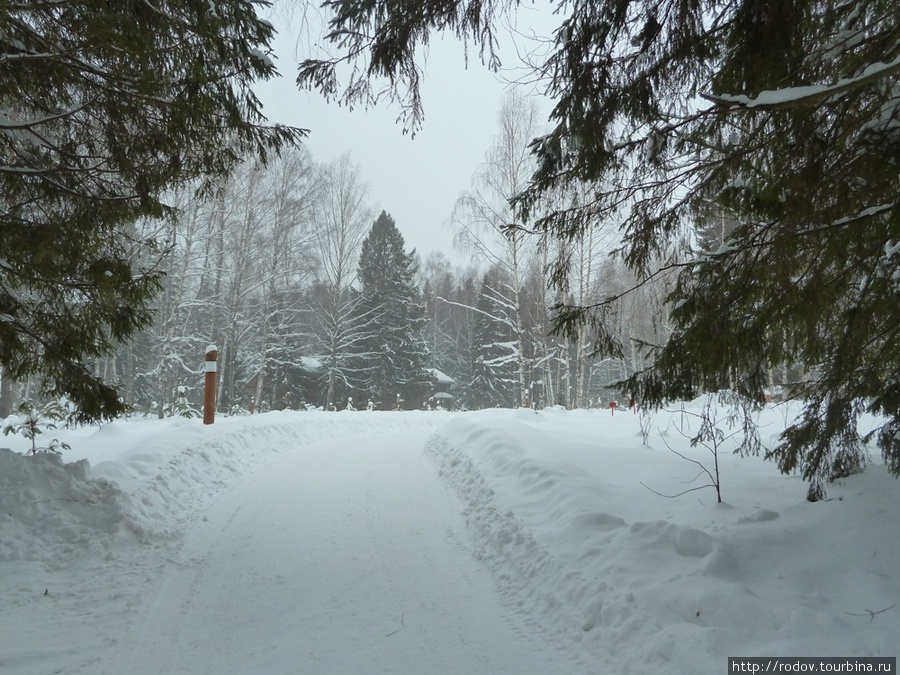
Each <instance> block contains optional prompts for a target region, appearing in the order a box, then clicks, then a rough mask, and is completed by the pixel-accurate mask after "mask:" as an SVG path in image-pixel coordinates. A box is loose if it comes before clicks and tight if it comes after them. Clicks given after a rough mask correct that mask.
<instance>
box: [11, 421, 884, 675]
mask: <svg viewBox="0 0 900 675" xmlns="http://www.w3.org/2000/svg"><path fill="white" fill-rule="evenodd" d="M699 411H700V406H699V405H698V404H688V405H687V406H686V408H684V410H682V409H680V408H679V410H676V411H673V412H670V413H659V414H657V415H655V416H654V417H653V418H652V419H651V420H650V422H649V426H647V427H646V428H647V429H649V431H650V433H649V435H648V436H647V439H648V441H647V444H646V445H645V444H644V443H643V441H644V436H643V435H642V433H641V428H640V421H639V420H640V416H638V415H634V414H632V413H631V412H630V411H628V410H622V409H619V410H618V411H617V412H615V414H612V413H611V411H609V410H605V411H601V410H593V411H565V410H560V409H547V410H543V411H540V412H534V411H531V410H491V411H482V412H471V413H447V412H417V413H416V412H411V413H379V412H339V413H325V412H281V413H268V414H265V415H257V416H252V417H233V418H226V419H220V420H218V421H217V422H216V424H215V425H212V426H203V425H202V424H201V422H200V421H199V420H189V419H180V418H173V419H167V420H130V421H119V422H115V423H112V424H107V425H104V426H102V427H100V428H96V427H91V428H83V429H77V430H72V431H63V432H59V433H58V434H57V435H59V437H60V440H64V441H66V442H68V443H69V444H70V445H71V449H70V450H68V451H66V452H65V453H64V455H63V457H61V458H58V457H56V456H54V455H47V454H43V455H37V456H26V455H24V454H23V453H25V452H26V450H27V449H28V447H29V445H28V441H26V440H25V439H18V438H13V437H8V438H5V439H2V441H3V444H4V445H7V446H10V447H11V448H12V449H11V450H0V591H2V592H0V616H2V617H3V629H2V632H0V673H4V675H25V674H32V673H34V674H47V673H75V674H78V673H83V674H91V675H94V674H103V673H108V674H119V673H129V674H131V673H134V674H141V673H147V674H149V673H154V674H156V673H210V674H212V673H216V674H235V675H237V674H239V673H241V674H243V673H269V674H280V673H285V674H288V673H316V674H320V673H321V674H331V673H336V674H345V673H346V674H347V675H351V674H354V673H397V674H406V673H452V674H456V673H471V674H474V675H482V674H483V675H488V674H491V675H497V674H504V673H508V674H513V673H515V674H517V675H521V674H523V673H524V674H528V673H535V674H539V673H553V674H556V673H563V674H567V673H572V674H580V673H616V674H629V673H646V674H648V675H649V674H651V673H652V674H656V673H660V672H671V673H720V672H725V671H726V660H727V658H728V657H729V656H770V655H771V656H896V655H897V636H898V635H900V606H898V603H900V575H898V574H897V571H896V569H897V567H896V565H897V560H898V559H900V519H898V518H897V513H898V511H900V509H898V506H900V484H898V483H897V481H896V480H895V479H893V478H891V477H890V476H889V475H888V474H887V472H886V470H885V468H884V466H882V465H881V464H879V463H877V462H876V463H874V464H872V465H871V466H870V467H869V468H868V469H867V471H866V472H865V473H863V474H859V475H856V476H852V477H850V478H848V479H845V480H843V481H841V482H840V483H838V484H835V485H833V486H831V488H830V491H829V500H828V501H824V502H819V503H815V504H813V503H809V502H807V501H806V500H805V494H806V489H805V484H804V483H803V481H802V480H801V479H800V478H799V477H797V476H782V475H780V474H778V472H777V470H776V467H775V466H774V465H773V464H772V463H770V462H765V461H763V460H762V459H761V458H758V457H746V458H740V457H737V456H735V455H733V454H731V452H730V451H729V450H728V448H724V449H723V451H722V453H721V454H720V456H719V464H720V470H721V486H722V495H723V500H724V501H723V503H721V504H719V503H717V502H716V495H715V491H714V490H713V489H711V488H704V487H702V486H703V485H704V483H706V482H708V477H707V476H706V474H705V473H702V472H701V470H700V467H699V466H698V465H697V464H695V463H693V462H691V461H689V460H695V461H697V462H700V463H702V464H703V465H704V466H706V467H708V468H710V469H712V455H711V453H710V452H709V450H708V449H707V448H704V447H701V446H698V447H694V448H692V447H690V445H689V443H688V440H687V438H686V437H685V434H686V433H687V434H689V433H690V431H691V429H690V426H691V425H692V424H693V425H696V420H695V418H694V417H692V415H691V414H690V413H691V412H699ZM794 412H796V411H791V410H789V409H787V408H783V407H782V408H771V409H768V410H766V411H764V412H763V413H762V414H761V416H760V419H759V422H760V424H761V425H762V431H763V438H764V440H767V441H769V442H771V441H773V440H774V438H775V437H777V435H778V433H779V432H780V431H781V429H783V428H784V426H785V423H786V422H787V421H788V420H789V419H790V415H791V414H793V413H794ZM645 426H646V425H645ZM675 450H677V452H678V453H681V454H682V455H683V457H680V456H678V455H677V454H675V452H673V451H675ZM698 473H700V474H701V475H700V476H699V477H698ZM692 488H700V489H697V490H692ZM688 490H690V491H688ZM678 493H683V494H680V496H674V495H676V494H678ZM663 495H669V496H668V497H667V496H663Z"/></svg>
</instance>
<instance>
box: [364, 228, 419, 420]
mask: <svg viewBox="0 0 900 675" xmlns="http://www.w3.org/2000/svg"><path fill="white" fill-rule="evenodd" d="M415 274H416V263H415V251H413V252H411V253H406V252H405V250H404V241H403V235H401V234H400V231H399V230H398V229H397V226H396V224H395V223H394V219H393V218H391V216H390V215H388V214H387V213H386V212H385V211H382V212H381V215H380V216H378V218H377V219H376V220H375V222H374V224H373V225H372V229H371V230H370V232H369V235H368V236H367V237H366V238H365V240H363V244H362V251H361V254H360V260H359V271H358V278H359V281H360V284H361V286H362V288H361V296H362V297H361V299H360V302H359V308H360V310H359V311H360V315H361V316H365V317H368V318H369V321H370V323H369V325H370V330H371V331H372V333H373V334H372V336H371V337H370V338H369V339H368V340H366V349H365V350H364V351H365V352H366V353H367V355H368V358H369V364H368V373H367V375H366V384H367V389H368V394H369V396H370V397H371V398H372V399H373V400H374V401H375V402H376V405H378V406H379V407H381V408H383V409H391V408H394V407H396V406H397V405H398V404H400V405H402V406H404V407H407V408H409V407H419V406H420V404H421V402H422V401H423V400H424V398H425V395H426V393H427V391H428V380H427V377H426V374H425V365H426V363H427V346H426V343H425V341H424V338H423V334H422V333H423V330H424V326H425V308H424V305H423V303H422V300H421V294H420V293H419V289H418V288H417V287H416V285H415V281H414V278H415ZM398 396H399V398H398Z"/></svg>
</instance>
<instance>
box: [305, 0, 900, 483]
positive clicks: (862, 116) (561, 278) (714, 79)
mask: <svg viewBox="0 0 900 675" xmlns="http://www.w3.org/2000/svg"><path fill="white" fill-rule="evenodd" d="M326 4H328V5H330V6H331V7H332V9H333V10H334V15H333V19H332V22H331V28H332V33H331V35H330V38H331V40H332V41H333V42H334V43H335V44H336V45H339V46H340V50H341V53H340V54H339V55H338V56H336V57H334V58H329V59H320V60H314V61H313V60H310V61H307V62H306V63H304V64H303V65H302V66H301V69H300V73H299V77H298V82H299V83H300V84H301V85H304V86H310V87H318V88H319V89H321V90H322V91H324V92H325V93H327V94H329V95H331V96H333V97H334V98H336V99H339V100H343V101H354V100H355V101H359V100H360V99H362V100H363V101H364V102H368V101H370V100H373V99H374V98H375V93H376V92H377V91H378V87H379V86H381V84H380V83H379V78H380V77H382V76H387V78H388V82H387V85H386V86H387V87H388V89H389V90H390V91H391V92H392V93H393V94H394V95H396V96H399V97H400V98H402V99H403V100H405V101H407V102H408V103H409V106H410V107H409V108H408V112H407V116H406V119H407V120H408V122H409V123H410V125H412V126H415V125H416V124H418V123H420V122H421V120H422V115H421V103H422V102H421V100H420V97H419V93H418V86H419V74H420V72H421V71H420V70H419V69H418V68H417V67H416V63H415V60H414V59H415V56H416V53H417V50H416V46H417V45H419V44H424V43H427V42H428V40H429V37H430V35H431V33H432V32H439V31H449V32H453V33H455V34H456V35H458V36H459V37H460V38H462V39H464V40H466V41H472V42H474V43H475V44H476V46H477V47H478V48H480V49H481V53H482V55H483V56H485V57H486V58H487V60H489V62H490V63H491V64H492V65H493V64H496V62H497V61H496V55H495V53H494V51H495V48H496V44H497V42H496V34H495V30H496V28H497V27H498V25H500V23H501V19H502V18H503V16H504V14H507V13H512V12H515V10H516V8H517V7H518V2H515V1H514V0H506V1H501V2H468V1H466V0H451V1H449V2H444V1H441V2H437V1H436V0H419V1H417V2H412V3H399V4H398V3H393V2H388V1H387V0H356V1H354V2H331V3H326ZM410 5H412V6H413V7H414V10H413V9H412V8H411V7H410ZM557 11H558V13H557V16H558V17H559V25H558V28H557V29H556V30H555V31H554V32H553V34H552V35H551V36H547V38H548V39H547V49H546V50H545V53H546V58H545V60H544V61H543V62H542V63H536V64H534V65H535V71H536V75H537V77H538V78H541V79H542V81H543V82H544V84H545V85H546V93H547V94H549V96H550V97H551V99H552V100H553V101H554V102H555V107H554V109H553V111H552V113H551V116H550V118H551V119H550V121H551V123H552V124H553V128H552V129H551V131H550V133H548V134H547V135H546V136H544V137H542V138H541V139H539V140H537V141H536V142H535V143H534V146H533V147H534V150H535V152H536V154H537V157H538V160H539V166H538V169H537V171H536V172H535V174H534V176H533V179H532V182H531V184H530V186H529V187H528V188H527V189H526V190H525V191H524V192H523V193H521V194H520V195H519V196H518V198H517V204H518V206H519V208H520V209H521V211H522V212H523V213H524V214H526V215H527V214H532V216H533V218H532V223H533V225H535V226H536V229H539V230H542V231H545V232H549V233H551V234H553V235H556V236H558V237H560V238H562V239H571V238H573V237H576V236H578V233H579V232H583V231H585V230H586V228H589V227H591V226H592V224H596V223H598V222H604V221H606V220H608V219H614V220H615V221H617V222H620V223H622V241H623V244H622V248H621V251H620V253H621V255H622V257H623V259H624V260H625V261H626V262H627V263H628V264H629V266H630V267H631V268H632V270H633V271H634V272H635V273H637V274H638V276H639V278H640V276H641V275H644V276H646V275H648V274H653V273H654V271H656V272H657V273H659V270H664V271H665V270H666V269H667V268H668V269H669V270H677V271H678V274H679V276H678V283H677V284H676V286H675V289H674V291H673V292H672V294H671V296H670V298H669V301H670V303H671V304H672V305H673V306H674V308H675V309H674V311H673V312H672V315H671V318H672V321H673V326H672V328H673V331H672V334H671V337H670V338H669V340H668V341H667V342H666V343H665V344H664V345H659V346H657V347H656V348H655V349H654V350H653V351H654V353H653V357H654V361H653V365H652V366H651V367H649V368H648V369H647V370H646V371H644V372H639V373H637V374H635V375H634V376H633V377H632V378H631V379H630V381H629V382H628V384H627V385H626V386H627V387H628V389H630V390H632V391H636V392H638V393H639V396H640V397H641V400H643V401H644V402H645V404H651V405H652V404H662V403H663V402H665V401H667V400H670V399H673V398H678V397H685V396H692V395H695V394H696V393H699V392H700V391H703V390H706V391H716V390H720V389H732V390H734V391H736V392H737V393H738V394H739V395H741V396H743V397H745V398H746V399H748V400H751V401H754V402H757V403H761V402H762V401H763V397H764V388H765V387H766V385H767V384H768V382H767V377H766V374H767V373H768V372H771V369H773V368H775V367H790V368H794V367H799V368H800V369H801V370H804V371H805V372H806V377H804V378H803V380H802V381H801V382H798V383H797V387H796V391H797V393H798V395H799V396H800V397H802V398H803V399H804V400H805V402H806V409H805V413H804V414H803V415H802V416H801V418H800V420H799V421H798V422H797V423H796V424H795V425H793V426H792V427H791V428H789V429H788V430H787V431H786V432H785V434H784V435H783V436H782V437H781V442H780V443H779V444H778V445H777V447H775V448H773V449H771V450H770V453H769V454H770V456H771V457H772V458H774V459H775V460H776V461H777V463H778V465H779V466H780V468H781V469H782V470H784V471H791V470H794V469H798V470H799V471H801V472H802V474H803V475H804V476H805V477H806V478H807V479H808V480H809V482H810V492H809V497H810V499H818V498H821V496H822V495H823V494H824V484H825V483H826V482H827V481H828V480H829V479H832V478H836V477H839V476H841V475H846V473H847V472H849V471H853V470H855V469H857V468H858V467H859V466H860V465H861V464H862V463H863V462H864V456H863V454H862V447H861V444H860V439H859V437H858V435H857V430H856V424H857V421H858V418H859V415H860V413H861V412H863V411H866V410H868V411H871V412H875V413H879V414H882V415H885V416H886V417H887V419H888V420H889V421H888V422H887V423H886V425H885V426H884V427H883V428H882V429H881V430H880V431H879V432H877V433H876V434H875V436H876V437H877V440H878V443H879V445H880V447H881V449H882V452H883V454H884V456H885V458H886V460H887V462H888V465H889V466H890V467H891V469H892V471H894V472H895V473H900V433H898V429H900V283H898V279H900V197H898V195H900V192H898V185H900V78H898V75H900V13H898V12H897V4H896V1H895V0H788V1H786V2H758V1H757V0H738V1H737V2H722V1H721V0H695V1H691V2H683V1H682V0H660V1H658V2H650V1H649V0H638V1H632V0H613V1H611V2H595V1H594V0H574V1H573V2H559V3H557ZM344 59H355V60H356V62H357V65H361V66H362V67H360V68H358V69H357V70H354V71H352V73H353V74H352V75H351V78H352V79H351V81H350V82H348V83H346V86H345V85H342V84H341V83H340V82H339V80H338V72H339V71H338V66H339V65H340V64H341V63H342V61H343V60H344ZM576 188H584V189H586V192H587V193H588V194H590V195H591V197H590V198H589V199H587V200H585V201H583V202H582V203H581V204H580V205H577V206H575V207H572V208H565V209H560V208H553V207H552V204H551V205H550V208H549V209H548V210H544V209H545V207H546V206H547V204H548V201H547V200H548V198H553V197H558V196H559V195H560V194H564V193H566V191H569V190H574V189H576ZM721 218H725V219H727V220H728V221H729V222H733V223H734V226H733V228H732V227H729V229H730V232H729V234H728V237H727V240H725V241H723V242H722V243H721V245H720V246H719V247H718V248H716V249H715V250H704V249H702V248H701V247H700V246H698V245H696V244H695V243H692V242H696V241H697V240H696V239H694V238H693V237H692V235H691V234H690V232H691V230H692V229H693V228H694V227H697V226H699V227H708V226H709V223H710V221H712V220H714V219H721ZM567 265H568V261H567V259H565V258H562V259H560V260H559V261H558V263H557V264H555V265H554V266H553V269H552V273H553V279H554V281H555V282H556V283H557V285H559V286H560V287H565V286H566V282H567V275H568V271H569V270H568V268H567ZM626 292H627V291H626ZM620 295H621V294H619V295H611V296H608V297H605V298H601V299H600V300H599V301H597V302H595V303H593V304H591V305H588V306H571V305H570V306H564V307H561V308H560V309H561V311H560V312H559V313H558V327H559V328H561V329H563V330H568V332H569V333H570V334H572V335H574V334H575V333H577V326H578V325H579V324H580V323H581V322H583V321H585V320H591V317H594V319H595V320H594V321H593V323H594V327H595V328H596V330H597V345H599V346H600V347H601V348H602V349H603V351H605V352H607V353H611V354H612V355H617V354H621V352H622V348H623V345H621V344H619V343H618V342H617V339H616V336H615V335H614V334H613V333H612V331H611V328H610V327H609V325H607V324H606V323H605V321H604V317H605V316H608V315H609V313H608V311H607V309H608V307H609V306H610V304H613V303H615V302H616V301H617V300H618V299H619V297H620Z"/></svg>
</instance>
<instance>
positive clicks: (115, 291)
mask: <svg viewBox="0 0 900 675" xmlns="http://www.w3.org/2000/svg"><path fill="white" fill-rule="evenodd" d="M257 4H262V3H259V2H254V3H250V2H244V0H226V1H223V2H217V3H215V6H214V7H213V6H212V5H210V3H209V2H207V1H206V0H154V1H153V2H143V3H141V2H137V3H132V2H106V1H105V0H78V1H77V2H76V1H74V0H61V1H60V2H50V3H28V2H26V3H3V5H2V7H0V241H2V242H3V248H2V253H0V317H3V318H2V320H0V365H2V367H3V370H4V374H5V375H6V376H7V377H10V378H13V379H22V378H25V377H27V376H29V375H33V374H38V375H40V376H41V377H42V378H43V379H44V385H45V388H46V389H47V390H48V391H49V392H50V393H53V394H56V395H62V394H64V395H66V396H67V397H69V398H70V399H71V400H72V401H74V402H75V403H77V405H78V406H79V408H80V411H81V415H82V417H83V418H84V419H97V418H108V417H111V416H114V415H116V414H118V413H119V412H121V411H122V410H123V403H122V402H121V401H120V400H119V397H118V394H117V392H116V391H115V389H114V388H112V387H111V386H110V385H108V384H106V383H104V382H103V381H102V379H101V378H100V377H98V376H97V375H96V374H94V373H91V372H90V371H89V369H88V367H87V366H86V365H85V364H86V362H87V361H89V360H90V359H91V358H94V357H99V356H102V355H104V354H106V353H108V352H110V351H111V349H112V348H113V347H114V346H115V344H116V343H118V342H120V341H123V340H125V339H127V338H128V337H129V336H130V335H131V334H132V333H133V332H134V331H136V330H138V329H140V328H141V327H144V326H146V325H147V324H148V322H149V321H150V320H151V318H152V317H151V313H150V311H149V310H148V306H147V303H148V301H149V299H151V298H152V296H153V295H154V293H155V292H156V291H157V290H158V289H159V282H160V274H159V272H158V270H157V269H156V267H155V266H154V265H155V261H156V260H158V258H159V250H158V249H159V244H158V243H157V242H156V241H154V240H153V239H152V238H138V237H136V235H135V231H134V230H133V229H132V228H131V227H130V224H131V223H133V222H134V221H136V220H137V219H139V218H154V219H159V218H163V217H166V216H167V215H170V214H171V210H170V209H168V208H167V206H166V205H165V204H164V201H163V199H164V197H163V195H164V194H165V193H166V192H167V191H168V190H171V189H173V188H175V187H178V186H180V185H183V184H185V183H188V182H190V181H195V180H196V181H198V185H200V188H201V189H206V190H209V189H211V188H212V187H213V186H215V185H216V184H217V182H218V180H219V178H220V177H221V176H223V175H226V174H227V173H228V172H229V171H230V170H231V168H232V167H233V166H234V165H235V163H236V162H237V159H238V157H240V156H242V155H244V154H245V153H253V154H256V155H258V156H261V157H262V158H265V156H266V155H267V153H269V152H271V151H275V150H278V149H279V148H281V147H283V146H284V145H285V144H288V143H293V142H296V141H297V140H298V139H299V137H300V136H301V135H302V132H300V131H299V130H294V129H289V128H285V127H278V128H267V127H265V126H263V125H262V123H263V122H264V121H265V119H264V118H263V117H262V115H261V112H260V104H259V101H258V100H257V99H256V97H255V96H254V94H253V92H252V90H251V84H252V83H253V81H254V80H256V79H267V78H269V77H272V76H273V75H274V74H275V69H274V65H273V63H272V61H271V60H270V59H269V58H268V57H267V56H266V54H265V52H266V51H267V49H268V44H269V42H270V40H271V39H272V36H273V33H274V29H273V28H272V26H271V25H270V24H269V23H268V22H265V21H263V20H261V19H259V18H258V17H257V15H256V8H255V5H257Z"/></svg>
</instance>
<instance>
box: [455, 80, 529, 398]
mask: <svg viewBox="0 0 900 675" xmlns="http://www.w3.org/2000/svg"><path fill="white" fill-rule="evenodd" d="M497 121H498V126H499V131H498V133H497V136H496V137H495V139H494V142H493V144H492V145H491V147H490V149H489V150H488V151H487V153H486V155H485V161H484V163H483V164H482V165H481V166H480V167H479V169H478V171H477V172H476V174H475V176H474V178H473V181H472V188H471V189H470V190H468V191H466V192H464V193H463V194H462V195H460V197H459V199H458V200H457V203H456V207H455V208H454V211H453V220H454V222H455V223H456V225H457V226H458V227H459V231H458V233H457V241H458V242H459V243H460V244H462V245H463V246H465V247H467V248H469V249H471V250H473V251H474V252H475V253H476V254H477V255H479V256H481V258H483V259H484V260H485V261H487V262H488V263H489V264H491V265H496V266H500V267H501V268H503V269H504V270H505V271H506V272H507V274H506V275H505V278H506V281H505V283H504V284H503V287H502V288H494V289H492V294H493V296H494V299H493V302H494V303H495V304H496V303H499V302H500V301H501V298H502V304H503V305H504V306H505V308H504V315H505V317H506V319H507V320H508V321H510V322H511V323H512V325H513V327H514V329H515V334H514V341H515V347H514V349H513V352H514V354H515V358H516V365H517V375H518V380H519V387H518V403H519V405H528V402H529V385H530V382H529V364H528V361H527V359H526V354H525V340H526V336H525V334H526V329H525V324H524V317H523V314H524V307H523V299H522V293H523V286H524V284H525V277H526V274H527V266H528V263H529V257H530V254H531V252H532V250H533V248H534V246H533V244H534V240H533V238H531V237H529V236H528V234H527V232H526V230H525V228H524V227H523V224H522V222H521V221H520V220H519V218H518V214H517V213H516V212H515V210H514V209H513V206H512V200H513V199H514V198H515V197H516V196H517V195H518V194H519V193H521V192H522V190H524V189H525V187H526V186H527V185H528V180H529V178H530V177H531V174H532V172H533V170H534V160H533V157H532V155H531V152H530V151H529V149H528V145H529V143H530V142H531V140H532V138H533V137H534V135H535V134H536V133H537V130H538V112H537V105H536V104H535V102H534V100H533V99H530V98H527V97H525V96H524V95H523V94H521V93H520V92H515V91H514V92H511V93H510V94H508V95H507V97H506V98H505V99H504V101H503V103H502V105H501V107H500V112H499V114H498V116H497Z"/></svg>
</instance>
